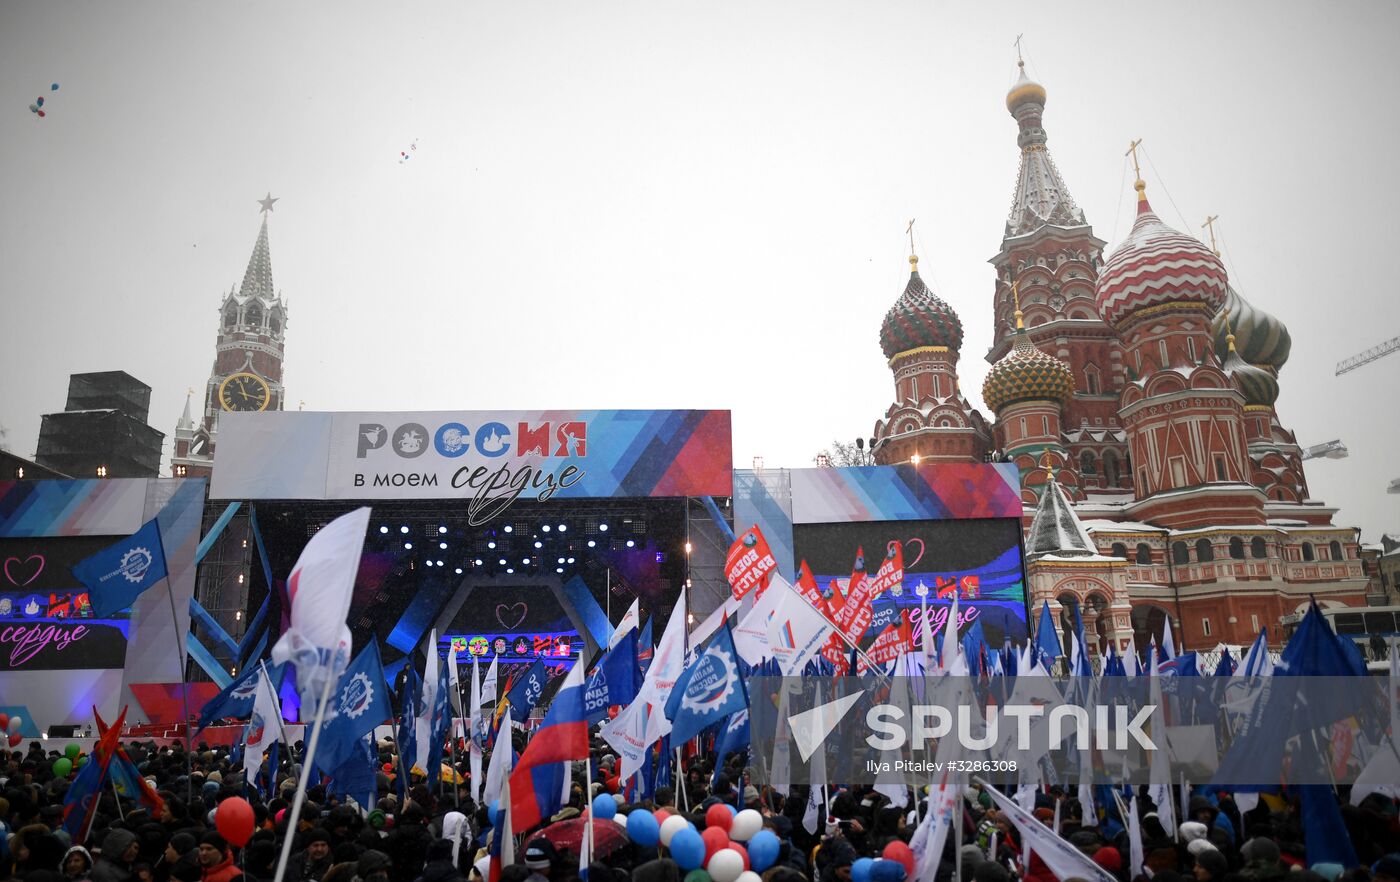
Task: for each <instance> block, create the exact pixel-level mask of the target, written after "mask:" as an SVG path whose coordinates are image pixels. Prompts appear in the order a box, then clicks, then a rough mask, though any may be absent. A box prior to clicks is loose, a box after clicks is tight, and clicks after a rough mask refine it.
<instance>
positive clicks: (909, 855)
mask: <svg viewBox="0 0 1400 882" xmlns="http://www.w3.org/2000/svg"><path fill="white" fill-rule="evenodd" d="M880 857H882V858H884V859H885V860H887V861H896V862H898V863H899V864H902V865H903V866H904V872H905V873H906V874H908V876H909V877H911V878H912V877H913V875H914V852H913V850H911V849H910V848H909V846H908V845H905V844H904V843H903V842H900V841H899V840H898V839H896V840H895V841H893V842H891V843H890V844H889V845H886V846H885V850H884V851H882V852H880Z"/></svg>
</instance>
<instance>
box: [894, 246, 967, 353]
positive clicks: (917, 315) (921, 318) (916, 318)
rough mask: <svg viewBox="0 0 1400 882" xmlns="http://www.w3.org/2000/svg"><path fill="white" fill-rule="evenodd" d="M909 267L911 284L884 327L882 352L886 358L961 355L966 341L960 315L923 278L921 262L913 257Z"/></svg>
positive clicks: (895, 303) (896, 302) (895, 304)
mask: <svg viewBox="0 0 1400 882" xmlns="http://www.w3.org/2000/svg"><path fill="white" fill-rule="evenodd" d="M909 266H910V272H909V284H908V285H905V286H904V293H903V294H901V295H899V299H898V300H896V301H895V302H894V306H891V307H890V311H889V312H887V313H885V320H884V322H883V323H882V324H881V325H880V348H881V349H882V350H884V353H885V358H890V359H892V358H894V357H895V356H896V355H899V354H900V353H901V352H909V351H911V350H914V349H927V348H932V347H943V348H946V349H949V350H951V351H953V352H956V351H958V350H959V349H961V348H962V339H963V329H962V322H961V321H959V320H958V314H957V313H955V312H953V308H952V307H951V306H949V305H948V304H947V303H944V302H943V299H942V298H941V297H939V296H938V295H937V294H934V293H933V292H932V291H930V290H929V289H928V286H927V285H925V284H924V280H923V279H921V278H919V258H917V257H914V256H912V255H911V256H910V258H909Z"/></svg>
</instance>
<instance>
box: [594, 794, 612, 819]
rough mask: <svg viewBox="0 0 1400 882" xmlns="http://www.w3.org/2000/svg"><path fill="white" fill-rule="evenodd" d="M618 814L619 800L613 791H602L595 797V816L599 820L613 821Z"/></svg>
mask: <svg viewBox="0 0 1400 882" xmlns="http://www.w3.org/2000/svg"><path fill="white" fill-rule="evenodd" d="M615 814H617V800H616V799H613V796H612V794H611V793H600V794H598V795H597V796H595V797H593V817H594V819H596V820H599V821H611V820H612V818H613V815H615Z"/></svg>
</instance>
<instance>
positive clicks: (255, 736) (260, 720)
mask: <svg viewBox="0 0 1400 882" xmlns="http://www.w3.org/2000/svg"><path fill="white" fill-rule="evenodd" d="M243 739H244V740H243V768H245V769H249V770H252V769H256V768H257V767H258V766H260V765H262V760H263V753H264V752H265V751H266V750H267V749H268V748H269V747H271V746H272V745H273V744H274V743H276V742H278V741H281V740H282V708H281V706H280V705H279V704H278V703H277V692H276V690H274V689H273V688H272V681H271V680H270V679H268V676H267V669H266V668H263V670H262V673H261V675H260V676H259V677H258V691H257V695H256V697H254V698H253V713H252V715H251V716H249V717H248V727H247V728H246V729H245V730H244V732H243ZM248 777H249V778H251V777H253V776H252V775H251V774H250V775H249V776H248Z"/></svg>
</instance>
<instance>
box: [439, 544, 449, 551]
mask: <svg viewBox="0 0 1400 882" xmlns="http://www.w3.org/2000/svg"><path fill="white" fill-rule="evenodd" d="M438 548H441V549H442V550H443V551H446V550H447V543H446V542H439V543H438Z"/></svg>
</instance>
